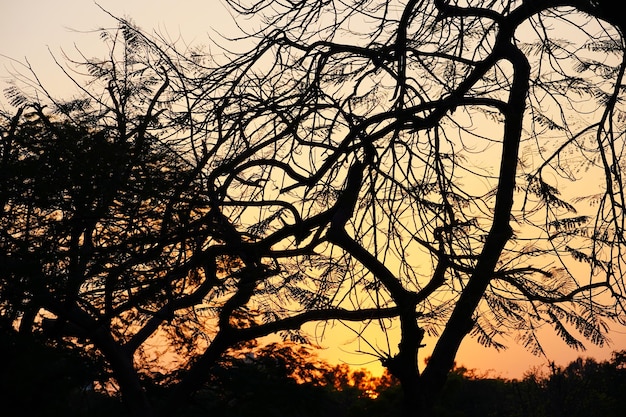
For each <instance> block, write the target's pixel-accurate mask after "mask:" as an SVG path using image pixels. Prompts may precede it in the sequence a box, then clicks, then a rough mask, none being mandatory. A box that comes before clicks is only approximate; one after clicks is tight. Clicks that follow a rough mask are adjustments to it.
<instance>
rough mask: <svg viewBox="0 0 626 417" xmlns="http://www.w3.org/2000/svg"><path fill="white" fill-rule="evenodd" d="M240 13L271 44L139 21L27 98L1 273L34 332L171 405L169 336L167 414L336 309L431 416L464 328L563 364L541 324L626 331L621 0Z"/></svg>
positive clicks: (594, 332) (141, 399)
mask: <svg viewBox="0 0 626 417" xmlns="http://www.w3.org/2000/svg"><path fill="white" fill-rule="evenodd" d="M226 2H227V3H228V4H229V5H230V6H231V7H232V8H233V10H234V11H235V12H236V13H239V14H240V15H243V16H254V22H255V24H257V25H258V27H257V28H256V29H254V30H251V31H249V32H248V33H247V34H246V36H245V39H246V42H247V43H246V44H249V43H252V44H253V45H254V46H253V47H252V49H250V50H249V51H248V52H244V53H235V52H234V51H232V52H231V51H229V50H228V49H224V50H222V51H221V52H220V54H219V55H218V54H216V53H213V54H211V55H209V54H205V53H204V52H203V51H201V50H184V51H178V50H177V49H176V45H175V43H174V42H170V43H168V42H167V41H166V40H164V39H162V38H159V37H158V36H148V35H147V34H145V33H143V32H141V31H139V30H137V29H136V28H134V27H133V26H132V25H131V24H130V23H129V22H126V21H124V20H121V19H118V22H119V23H120V27H121V29H120V31H117V32H107V31H104V32H103V39H104V40H105V41H106V42H109V44H110V46H111V47H110V51H111V54H110V56H109V57H107V59H105V60H96V59H91V60H86V61H85V62H82V65H83V67H82V68H85V69H87V71H88V74H89V75H90V76H91V77H92V84H90V88H89V89H87V88H85V90H84V93H85V97H84V98H81V99H80V100H74V101H71V102H65V103H59V102H54V101H53V102H52V103H53V105H54V106H53V110H54V111H55V112H56V113H57V115H56V116H55V117H52V116H49V115H47V114H46V113H45V111H44V108H43V107H42V106H41V105H39V104H37V102H36V103H35V104H29V103H31V101H30V100H29V99H28V98H27V97H26V96H25V95H24V94H23V92H22V91H21V90H19V89H18V88H17V87H11V88H9V89H8V90H7V94H8V96H9V98H10V99H11V100H12V103H13V104H14V105H16V106H17V107H20V108H21V109H22V110H20V111H19V112H18V114H17V115H16V116H14V117H12V118H10V117H7V118H6V121H5V123H4V124H3V125H4V128H3V150H2V152H3V153H2V164H3V166H2V167H1V168H3V172H7V173H8V174H3V175H4V177H3V181H2V185H1V186H2V187H3V188H2V197H1V198H2V200H3V210H4V213H3V214H4V216H3V220H2V221H3V222H4V224H3V228H2V230H3V234H2V242H1V245H2V254H1V255H0V261H1V262H2V264H3V265H2V266H3V273H2V274H3V275H2V278H1V279H2V281H1V283H2V284H1V285H0V287H1V291H2V293H1V294H2V300H3V308H4V310H6V314H8V315H9V316H10V317H11V318H12V319H14V321H15V322H16V323H17V322H19V323H20V327H22V328H24V329H25V330H24V331H25V332H28V331H32V330H33V329H39V328H42V329H43V330H46V331H51V332H53V333H54V334H57V335H60V336H63V337H65V338H66V339H67V338H72V337H74V338H77V339H76V340H88V341H89V343H93V344H94V346H95V347H96V348H97V350H98V351H99V352H100V353H101V354H102V355H103V356H104V357H105V358H107V361H108V362H109V365H110V367H111V369H112V371H113V373H114V375H115V378H116V379H117V381H118V383H119V384H120V387H121V388H122V391H123V392H124V395H125V397H126V398H127V399H128V403H129V405H130V407H131V408H132V409H133V410H135V413H136V414H138V415H150V413H153V410H151V407H150V404H149V402H148V400H147V399H146V398H145V395H144V393H143V390H142V382H141V372H140V370H141V369H142V367H141V365H139V364H138V362H139V361H138V358H139V357H140V355H139V354H140V353H141V352H146V346H148V341H149V339H150V337H154V336H155V335H157V336H159V337H165V338H166V339H169V340H170V341H171V344H172V346H173V347H175V348H176V349H177V350H178V353H179V354H180V355H181V356H182V357H183V358H184V361H183V363H182V365H181V367H182V368H183V370H184V371H185V372H183V373H180V374H177V379H176V380H175V381H171V384H173V386H174V388H173V389H172V391H171V393H170V394H169V397H168V401H167V404H166V405H165V406H164V407H162V408H160V409H161V410H163V412H164V413H166V412H170V411H171V408H173V407H175V406H176V404H178V403H179V402H180V401H181V399H182V398H184V396H186V395H188V393H189V392H193V391H195V390H197V389H199V388H200V387H201V386H202V384H203V382H205V381H206V379H207V378H208V377H209V375H208V370H209V369H210V368H211V366H212V365H213V364H215V362H216V361H217V360H219V358H220V357H221V356H222V355H223V353H224V352H225V351H226V350H227V349H228V348H230V347H233V346H236V345H237V344H238V343H241V342H243V341H246V340H251V339H254V338H257V337H259V336H263V335H267V334H269V333H274V332H283V334H284V336H285V337H286V338H292V339H294V340H301V339H302V337H303V336H302V335H301V334H300V333H299V332H298V329H299V328H300V326H301V325H302V324H304V323H306V322H309V321H329V320H338V321H341V322H342V323H345V324H346V325H347V326H354V331H355V333H356V334H357V335H364V334H366V333H365V330H368V331H369V330H372V329H378V330H379V331H380V332H381V334H382V335H383V336H385V337H388V339H387V343H386V346H382V347H381V346H380V343H376V342H375V341H374V340H367V339H366V342H368V343H369V346H370V348H371V352H370V353H373V354H375V355H378V356H379V357H380V359H381V361H382V362H383V364H384V365H385V366H386V367H387V368H388V370H389V371H390V372H391V373H392V374H393V375H394V376H395V377H397V378H398V380H399V381H400V383H401V384H402V387H403V390H404V392H405V401H406V404H405V410H406V413H407V415H428V414H429V412H430V410H431V409H432V407H433V404H434V401H435V399H436V398H437V394H438V393H440V392H441V390H442V389H443V386H444V383H445V380H446V375H447V374H448V372H449V371H450V369H452V367H453V364H454V358H455V355H456V352H457V350H458V348H459V346H460V344H461V341H462V340H463V339H464V338H465V337H466V336H467V335H470V336H472V337H475V338H477V339H478V341H479V342H480V343H482V344H483V345H485V346H486V347H492V348H496V349H503V348H505V343H506V339H507V336H508V335H515V337H516V339H517V341H518V342H519V343H521V344H523V345H524V346H526V347H527V348H528V349H530V350H531V351H532V352H534V353H536V354H541V353H542V351H543V348H542V345H541V341H540V338H539V337H538V336H539V335H538V331H539V329H541V328H543V327H546V326H549V327H552V328H553V330H554V331H555V332H556V334H558V335H559V336H560V337H561V338H562V339H563V341H564V342H565V343H566V344H567V345H569V346H571V347H573V348H577V349H583V348H584V344H583V342H582V340H584V339H586V340H589V341H590V342H591V343H595V344H598V345H603V344H605V343H606V342H607V340H608V339H607V334H608V331H609V327H608V325H609V322H611V321H617V322H621V323H623V322H624V317H625V316H624V293H625V291H624V290H625V288H624V282H623V280H622V268H623V266H624V265H623V261H622V256H623V253H622V248H623V240H624V227H623V222H624V220H625V218H624V213H623V206H624V203H625V201H624V191H623V183H622V177H621V174H622V163H623V162H622V152H623V148H624V146H623V145H624V135H623V132H624V121H625V120H626V118H625V117H624V112H623V111H622V110H621V107H620V103H621V100H623V96H622V95H623V92H622V89H621V85H622V83H623V74H624V68H625V66H624V57H623V53H624V38H623V33H624V30H623V29H624V26H623V24H622V21H621V19H622V18H621V17H620V16H621V14H619V13H618V12H617V10H616V9H615V10H614V9H612V8H613V7H615V6H612V4H609V2H592V1H586V0H571V1H551V0H548V1H509V0H502V1H491V0H481V1H476V2H469V4H465V3H460V2H452V1H443V0H435V1H421V0H407V1H390V0H386V1H382V0H381V1H376V0H355V1H352V2H347V3H346V2H343V1H342V2H339V1H337V2H335V1H332V0H327V1H309V2H293V1H291V2H286V3H281V2H274V1H271V0H258V1H251V2H244V1H239V0H226ZM35 80H36V78H35ZM98 83H100V84H99V85H100V86H101V88H102V90H101V91H97V89H96V90H94V85H97V84H98ZM39 88H40V92H41V88H43V86H39ZM43 92H44V93H45V90H43ZM50 99H52V98H50ZM22 120H25V121H22ZM66 142H68V143H66ZM60 143H63V147H59V146H58V144H60ZM106 155H109V156H108V157H107V156H106ZM95 161H99V162H98V163H97V164H96V163H95ZM5 168H6V170H5ZM53 177H54V180H53ZM5 265H6V267H5ZM5 271H6V272H5ZM350 323H354V324H353V325H351V324H350ZM394 329H399V331H398V332H397V333H399V334H398V335H397V336H398V338H399V343H398V344H397V347H396V346H394V344H395V342H394V343H392V342H391V340H394V339H393V333H394V332H395V330H394ZM426 336H428V337H429V338H428V339H427V338H426ZM363 337H365V336H363ZM431 339H435V342H434V348H433V350H432V355H431V358H430V360H429V361H428V363H427V365H426V367H425V368H424V369H423V372H420V369H419V368H418V357H419V353H420V350H421V349H422V348H423V347H424V344H425V343H431V342H430V340H431ZM383 340H384V339H383ZM142 413H143V414H142Z"/></svg>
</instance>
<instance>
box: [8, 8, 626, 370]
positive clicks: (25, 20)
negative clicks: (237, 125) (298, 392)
mask: <svg viewBox="0 0 626 417" xmlns="http://www.w3.org/2000/svg"><path fill="white" fill-rule="evenodd" d="M97 3H98V4H100V6H102V8H104V9H106V10H108V11H109V12H110V13H112V14H113V15H116V16H120V17H124V18H130V19H132V20H133V21H134V22H135V23H136V24H137V25H138V26H140V27H141V28H143V29H144V30H146V31H158V32H161V33H168V34H169V36H170V37H171V38H176V37H178V35H180V36H182V37H183V38H184V39H185V41H186V42H187V43H190V44H194V45H199V44H204V45H206V44H209V34H212V35H215V33H216V31H217V32H221V33H228V32H229V30H232V28H234V23H233V20H232V17H231V16H230V15H229V14H228V12H227V11H226V9H225V8H224V6H223V5H222V4H221V2H220V1H219V0H99V1H98V2H97ZM114 26H115V22H114V21H113V19H112V18H111V17H110V16H108V15H107V14H106V13H104V12H103V11H102V10H100V8H99V7H98V6H97V5H96V4H95V2H92V1H90V0H53V1H51V0H0V39H1V42H0V90H1V89H3V88H4V87H5V85H4V83H5V82H6V80H7V79H8V78H9V77H10V73H11V71H12V69H11V66H12V65H14V64H12V62H11V60H10V59H8V58H6V57H9V58H13V59H16V60H24V59H28V60H29V62H30V63H31V65H32V66H33V68H34V70H35V71H36V72H37V73H38V74H39V75H41V77H42V80H43V81H44V83H46V82H49V83H51V84H54V85H55V86H57V87H58V88H59V89H61V88H62V85H63V84H61V83H60V82H58V80H59V79H60V78H57V77H60V73H59V72H58V69H56V68H55V66H54V65H55V64H54V62H53V60H52V58H51V57H50V51H51V52H52V53H54V54H55V55H57V56H60V55H61V49H64V50H66V51H68V52H70V53H71V52H73V49H74V46H76V47H78V48H79V49H81V50H82V51H83V52H85V53H86V55H88V56H89V55H91V56H95V55H98V54H99V52H100V51H103V49H99V48H103V46H102V44H101V43H100V41H99V38H98V35H97V34H88V33H78V32H88V31H93V30H97V29H98V28H100V27H114ZM77 31H78V32H77ZM48 49H49V50H50V51H49V50H48ZM2 55H4V57H3V56H2ZM54 74H56V75H54ZM51 90H52V91H53V92H55V93H61V92H62V91H57V90H54V88H52V89H51ZM328 334H329V337H328V338H327V339H326V340H325V341H322V344H323V345H326V346H329V349H327V350H325V351H322V353H321V356H322V357H324V358H326V359H329V360H331V361H333V362H347V363H349V364H353V365H360V364H364V363H366V362H367V361H368V360H371V359H372V358H371V357H368V356H363V355H356V354H353V353H351V352H353V351H354V350H355V349H356V348H355V347H354V345H350V344H349V343H348V342H349V341H350V340H352V339H353V334H352V333H349V332H346V330H342V329H341V327H340V326H336V327H335V329H334V330H333V331H330V332H329V333H328ZM546 337H547V340H549V341H550V342H549V343H548V344H547V346H548V349H547V353H548V356H549V359H550V360H553V361H555V362H556V363H557V364H559V365H566V364H567V363H568V362H569V361H572V360H574V359H576V358H577V357H578V356H583V357H586V356H592V357H595V358H597V359H599V360H604V359H609V358H610V355H611V352H612V351H614V350H620V349H626V329H624V328H622V329H621V330H620V331H617V332H614V333H613V334H612V336H611V339H612V340H613V342H614V343H613V345H612V346H609V347H605V348H602V349H600V348H590V349H589V350H588V351H587V352H576V351H573V350H571V349H569V348H568V347H567V346H566V345H565V344H564V342H561V341H560V340H558V338H556V336H553V335H550V334H548V335H546ZM381 343H382V341H381ZM428 343H429V347H430V349H432V342H428ZM332 345H334V347H333V348H330V346H332ZM511 346H512V347H511V349H510V350H509V351H507V352H505V353H501V354H498V353H496V351H494V350H492V349H486V348H482V347H479V346H477V344H476V343H475V342H473V341H471V340H469V339H467V340H466V341H465V342H464V344H463V346H462V348H461V352H460V354H459V356H458V357H457V363H458V364H462V365H464V366H466V367H468V368H476V369H477V370H478V371H479V372H487V371H489V370H493V372H492V375H500V376H502V377H509V378H515V377H521V376H522V374H523V373H524V372H525V371H527V370H528V369H529V368H531V367H536V366H541V365H543V366H544V370H545V369H547V368H546V366H545V365H546V363H547V362H546V359H545V358H537V357H534V356H532V355H531V354H530V353H527V352H525V351H524V350H523V349H522V348H521V347H519V346H517V347H516V346H515V344H514V342H512V341H511ZM427 349H428V347H427ZM421 359H423V357H422V358H421ZM372 369H373V370H374V372H376V373H379V372H380V369H381V368H380V366H379V365H378V364H373V366H372Z"/></svg>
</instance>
